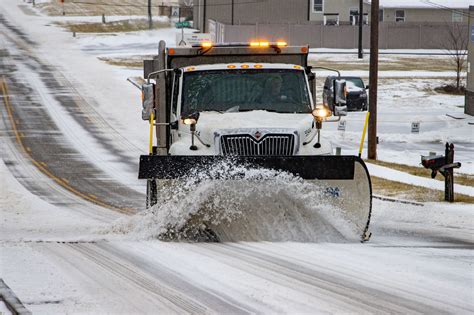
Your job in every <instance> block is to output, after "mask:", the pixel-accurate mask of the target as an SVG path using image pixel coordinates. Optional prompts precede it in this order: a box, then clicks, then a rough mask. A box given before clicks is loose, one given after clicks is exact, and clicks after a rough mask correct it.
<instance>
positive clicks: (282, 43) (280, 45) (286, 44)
mask: <svg viewBox="0 0 474 315" xmlns="http://www.w3.org/2000/svg"><path fill="white" fill-rule="evenodd" d="M277 46H279V47H282V46H288V43H287V42H277Z"/></svg>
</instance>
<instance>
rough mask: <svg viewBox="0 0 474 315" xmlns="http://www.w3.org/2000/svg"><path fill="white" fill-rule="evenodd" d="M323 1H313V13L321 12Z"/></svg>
mask: <svg viewBox="0 0 474 315" xmlns="http://www.w3.org/2000/svg"><path fill="white" fill-rule="evenodd" d="M323 6H324V0H313V12H316V13H320V12H323Z"/></svg>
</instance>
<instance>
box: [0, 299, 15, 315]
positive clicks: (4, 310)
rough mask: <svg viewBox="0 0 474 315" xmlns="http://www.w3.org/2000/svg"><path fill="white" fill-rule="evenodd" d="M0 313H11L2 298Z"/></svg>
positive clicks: (8, 314) (10, 314) (5, 314)
mask: <svg viewBox="0 0 474 315" xmlns="http://www.w3.org/2000/svg"><path fill="white" fill-rule="evenodd" d="M0 314H2V315H13V314H12V312H10V310H9V309H8V308H7V306H6V305H5V303H4V302H3V301H2V300H0Z"/></svg>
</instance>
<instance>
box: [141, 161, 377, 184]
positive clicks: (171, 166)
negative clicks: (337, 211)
mask: <svg viewBox="0 0 474 315" xmlns="http://www.w3.org/2000/svg"><path fill="white" fill-rule="evenodd" d="M225 162H229V163H231V164H232V165H236V166H238V165H243V166H249V167H252V168H265V169H272V170H276V171H283V172H288V173H291V174H293V175H296V176H299V177H301V178H303V179H329V180H331V179H333V180H352V179H354V173H355V165H356V164H360V165H361V166H363V167H364V168H365V164H364V162H363V161H362V160H361V159H360V158H358V157H356V156H281V157H279V156H246V157H224V156H171V155H166V156H164V155H142V156H140V168H139V172H138V178H139V179H177V178H183V177H186V176H189V174H190V173H191V172H193V173H196V172H200V173H206V172H207V171H208V169H209V167H211V166H212V165H216V164H218V163H225ZM365 169H366V168H365ZM367 175H368V174H367Z"/></svg>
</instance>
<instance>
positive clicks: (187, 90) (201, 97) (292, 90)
mask: <svg viewBox="0 0 474 315" xmlns="http://www.w3.org/2000/svg"><path fill="white" fill-rule="evenodd" d="M178 73H179V74H180V75H179V79H177V80H176V82H175V86H174V89H176V93H175V95H174V96H173V97H174V98H175V99H173V101H172V102H173V106H172V108H171V112H170V122H171V123H172V127H171V129H170V149H169V154H170V155H238V156H254V155H265V156H268V155H275V156H281V155H283V156H290V155H325V154H331V153H332V147H331V143H330V142H329V141H325V140H320V145H319V146H317V147H315V146H314V145H315V144H316V141H317V137H316V135H317V132H318V131H317V129H316V124H315V121H314V117H313V116H312V111H313V110H314V109H315V104H314V102H313V98H312V97H311V92H310V84H309V81H308V77H307V75H306V73H305V69H304V68H303V67H302V66H300V65H296V64H284V63H226V64H212V65H198V66H190V67H183V68H180V69H179V72H178ZM193 116H194V117H196V116H198V118H197V119H194V120H189V119H186V118H188V117H193ZM188 122H192V123H193V124H194V125H195V126H191V125H187V124H186V123H188ZM192 128H194V131H192V130H191V129H192ZM193 134H194V135H193ZM192 137H195V139H194V143H193V140H192Z"/></svg>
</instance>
